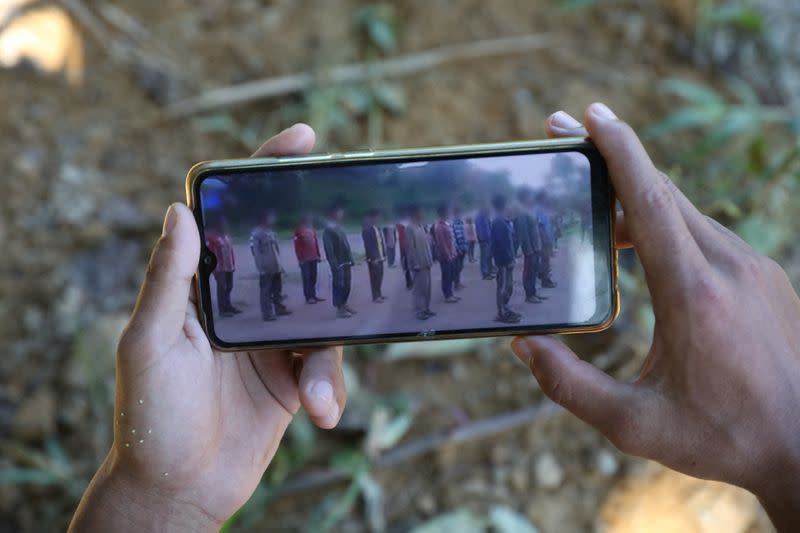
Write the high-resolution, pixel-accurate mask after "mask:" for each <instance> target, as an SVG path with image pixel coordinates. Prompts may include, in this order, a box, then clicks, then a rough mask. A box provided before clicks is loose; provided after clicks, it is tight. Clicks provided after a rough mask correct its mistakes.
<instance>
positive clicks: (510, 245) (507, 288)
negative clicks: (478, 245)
mask: <svg viewBox="0 0 800 533" xmlns="http://www.w3.org/2000/svg"><path fill="white" fill-rule="evenodd" d="M492 205H493V206H494V209H495V218H494V220H493V221H492V232H491V246H492V258H493V259H494V263H495V265H497V318H495V320H497V321H498V322H505V323H507V324H514V323H517V322H519V321H520V318H521V317H520V315H519V314H518V313H515V312H514V311H512V310H511V309H509V307H508V302H509V301H510V300H511V294H512V293H513V291H514V228H513V227H512V224H511V220H509V219H508V214H507V212H506V210H507V206H506V197H505V196H502V195H498V196H495V197H494V198H493V199H492Z"/></svg>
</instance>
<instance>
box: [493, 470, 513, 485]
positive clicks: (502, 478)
mask: <svg viewBox="0 0 800 533" xmlns="http://www.w3.org/2000/svg"><path fill="white" fill-rule="evenodd" d="M510 475H511V471H510V470H509V468H508V467H505V466H495V467H494V468H492V482H494V484H495V485H496V486H498V487H502V486H504V485H506V484H507V483H508V478H509V476H510Z"/></svg>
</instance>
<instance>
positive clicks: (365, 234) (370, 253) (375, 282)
mask: <svg viewBox="0 0 800 533" xmlns="http://www.w3.org/2000/svg"><path fill="white" fill-rule="evenodd" d="M361 238H362V239H363V241H364V253H365V255H366V256H367V269H368V270H369V285H370V288H371V289H372V301H373V302H375V303H383V301H384V300H386V298H385V297H384V296H383V294H382V292H381V286H382V285H383V263H384V261H386V246H385V244H384V240H383V232H382V231H381V229H380V228H379V227H378V210H377V209H370V210H369V211H368V212H367V216H366V219H365V221H364V227H363V228H362V229H361Z"/></svg>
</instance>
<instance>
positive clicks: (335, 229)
mask: <svg viewBox="0 0 800 533" xmlns="http://www.w3.org/2000/svg"><path fill="white" fill-rule="evenodd" d="M343 220H344V209H343V208H342V207H339V206H334V207H333V208H332V209H331V211H330V213H329V215H328V222H327V226H326V227H325V231H324V232H323V233H322V243H323V246H324V247H325V258H326V259H327V260H328V265H330V267H331V279H332V281H333V283H332V285H333V290H332V292H333V306H334V307H335V308H336V316H337V317H338V318H350V317H351V316H353V315H354V314H355V313H356V311H355V310H354V309H352V308H351V307H349V306H348V305H347V299H348V298H350V284H351V282H352V279H351V272H350V269H351V268H352V267H353V252H352V251H351V250H350V243H349V242H348V240H347V234H346V233H345V231H344V229H342V221H343Z"/></svg>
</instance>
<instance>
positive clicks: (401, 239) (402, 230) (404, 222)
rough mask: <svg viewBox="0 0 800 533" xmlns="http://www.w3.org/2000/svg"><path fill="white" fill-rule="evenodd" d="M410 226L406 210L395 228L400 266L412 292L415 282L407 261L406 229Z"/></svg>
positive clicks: (407, 286)
mask: <svg viewBox="0 0 800 533" xmlns="http://www.w3.org/2000/svg"><path fill="white" fill-rule="evenodd" d="M408 225H409V221H408V213H407V210H406V209H405V208H404V209H403V210H402V211H401V212H400V221H399V222H398V223H397V224H395V228H397V245H398V246H399V247H400V266H401V267H402V268H403V277H404V278H405V281H406V289H408V290H411V288H412V286H413V283H414V280H413V278H412V276H411V270H410V269H409V268H408V261H407V260H406V229H407V228H408Z"/></svg>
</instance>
